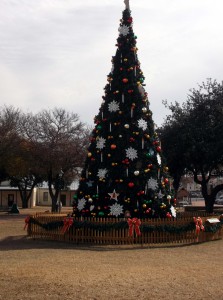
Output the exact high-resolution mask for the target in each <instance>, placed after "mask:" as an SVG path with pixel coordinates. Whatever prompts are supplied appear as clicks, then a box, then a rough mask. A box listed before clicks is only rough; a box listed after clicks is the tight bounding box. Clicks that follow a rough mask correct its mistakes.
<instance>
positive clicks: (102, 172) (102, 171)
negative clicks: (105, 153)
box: [98, 169, 108, 179]
mask: <svg viewBox="0 0 223 300" xmlns="http://www.w3.org/2000/svg"><path fill="white" fill-rule="evenodd" d="M107 172H108V170H107V169H98V177H99V178H100V179H104V178H105V175H106V174H107Z"/></svg>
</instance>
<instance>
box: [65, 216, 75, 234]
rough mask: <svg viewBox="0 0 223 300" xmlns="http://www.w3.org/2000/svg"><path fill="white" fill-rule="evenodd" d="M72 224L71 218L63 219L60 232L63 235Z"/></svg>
mask: <svg viewBox="0 0 223 300" xmlns="http://www.w3.org/2000/svg"><path fill="white" fill-rule="evenodd" d="M73 222H74V220H73V218H71V217H69V218H65V219H64V220H63V228H62V232H63V233H65V232H67V231H68V230H69V229H70V227H71V226H72V225H73Z"/></svg>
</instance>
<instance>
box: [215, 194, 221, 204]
mask: <svg viewBox="0 0 223 300" xmlns="http://www.w3.org/2000/svg"><path fill="white" fill-rule="evenodd" d="M215 203H216V204H222V205H223V195H221V196H219V197H218V198H216V199H215Z"/></svg>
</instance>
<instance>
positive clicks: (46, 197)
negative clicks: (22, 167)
mask: <svg viewBox="0 0 223 300" xmlns="http://www.w3.org/2000/svg"><path fill="white" fill-rule="evenodd" d="M43 202H48V192H43Z"/></svg>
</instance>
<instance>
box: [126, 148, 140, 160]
mask: <svg viewBox="0 0 223 300" xmlns="http://www.w3.org/2000/svg"><path fill="white" fill-rule="evenodd" d="M125 151H126V156H127V157H128V158H129V159H131V160H134V159H136V158H137V157H138V154H137V150H136V149H134V148H132V147H129V148H128V149H126V150H125Z"/></svg>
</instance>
